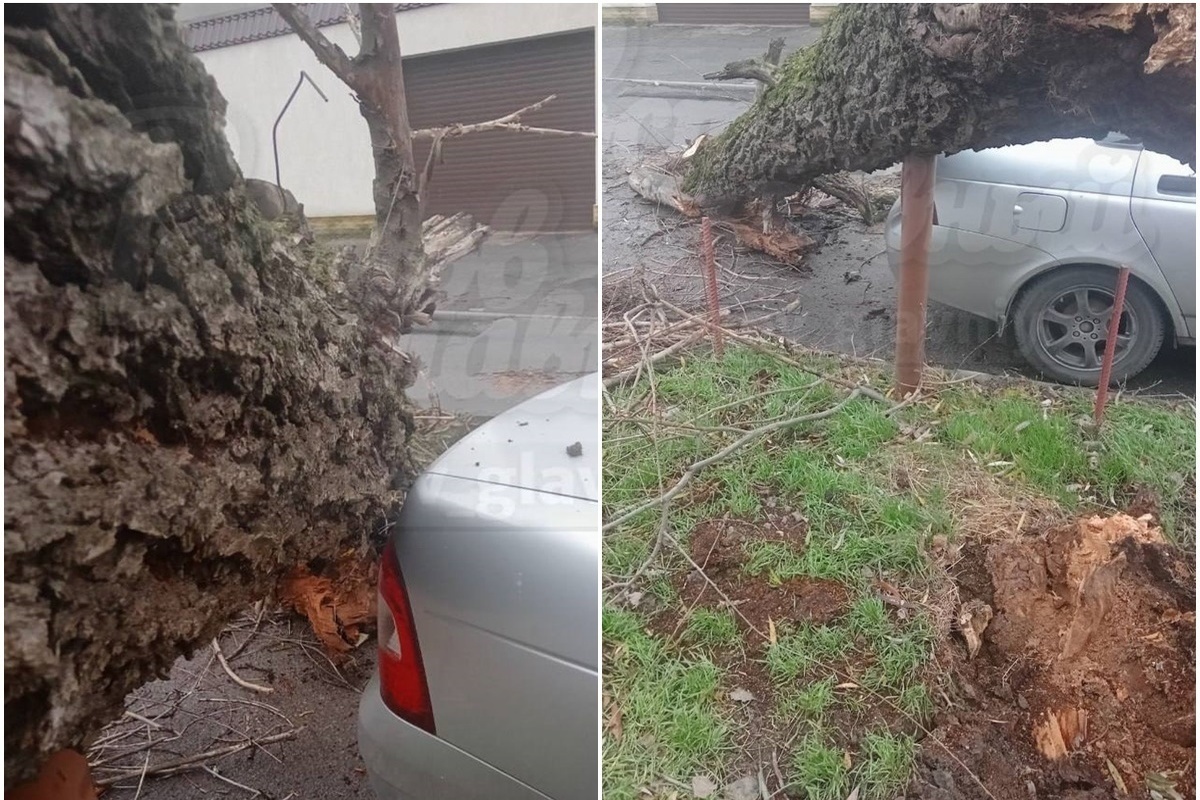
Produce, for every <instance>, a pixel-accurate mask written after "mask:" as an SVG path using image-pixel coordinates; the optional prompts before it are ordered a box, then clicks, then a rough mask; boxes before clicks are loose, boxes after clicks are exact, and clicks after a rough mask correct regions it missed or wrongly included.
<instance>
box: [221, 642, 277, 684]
mask: <svg viewBox="0 0 1200 800" xmlns="http://www.w3.org/2000/svg"><path fill="white" fill-rule="evenodd" d="M212 649H213V652H214V653H215V654H216V656H217V661H220V662H221V666H222V667H223V668H224V669H225V674H226V675H228V676H229V677H230V678H232V679H233V682H234V683H236V684H237V685H238V686H241V687H242V688H245V689H250V690H251V691H254V692H262V693H263V694H270V693H271V692H273V691H275V690H274V689H272V688H271V687H270V686H259V685H258V684H257V683H251V682H250V681H248V680H244V679H243V678H241V677H239V676H238V674H237V673H236V672H234V671H233V667H231V666H229V662H228V661H226V660H225V654H224V653H223V652H221V645H220V643H219V642H217V640H216V638H215V637H214V638H213V640H212Z"/></svg>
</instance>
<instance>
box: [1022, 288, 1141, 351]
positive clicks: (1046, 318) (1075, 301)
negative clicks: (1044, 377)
mask: <svg viewBox="0 0 1200 800" xmlns="http://www.w3.org/2000/svg"><path fill="white" fill-rule="evenodd" d="M1113 300H1114V297H1113V292H1112V290H1110V289H1102V288H1100V287H1098V286H1080V287H1075V288H1073V289H1069V290H1067V291H1064V292H1062V293H1061V294H1059V295H1058V297H1056V298H1054V299H1053V300H1052V301H1050V302H1049V303H1047V304H1046V305H1045V306H1043V308H1042V310H1041V313H1039V314H1038V319H1037V338H1038V345H1039V347H1041V349H1042V352H1044V353H1045V354H1046V356H1047V357H1048V358H1049V359H1050V360H1051V361H1053V362H1054V363H1056V364H1059V365H1061V366H1064V367H1067V368H1069V369H1074V370H1085V371H1095V372H1099V371H1100V364H1101V361H1102V359H1103V358H1104V352H1105V350H1106V349H1107V347H1108V325H1109V320H1111V319H1112V311H1113ZM1137 331H1138V324H1137V315H1136V314H1135V313H1134V312H1133V310H1132V309H1131V308H1130V306H1129V304H1128V303H1126V304H1125V308H1124V309H1123V312H1122V314H1121V321H1120V323H1119V325H1118V328H1117V341H1116V355H1115V357H1114V358H1113V363H1114V364H1116V363H1120V361H1121V360H1122V359H1123V358H1124V357H1125V355H1126V354H1127V353H1128V352H1129V348H1130V347H1131V346H1132V345H1133V343H1134V340H1135V337H1136V336H1137Z"/></svg>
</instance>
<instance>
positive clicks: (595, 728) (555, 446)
mask: <svg viewBox="0 0 1200 800" xmlns="http://www.w3.org/2000/svg"><path fill="white" fill-rule="evenodd" d="M598 398H599V380H598V378H597V376H595V375H591V376H587V377H584V378H580V379H578V380H575V381H572V382H571V383H568V384H565V385H563V386H560V387H558V388H556V389H553V390H551V391H549V392H546V393H544V394H542V395H539V396H537V397H535V398H533V399H532V400H528V401H526V402H524V403H522V404H521V405H519V406H517V407H516V408H514V409H512V410H510V411H507V412H505V413H504V414H501V415H500V416H498V417H496V418H494V419H492V420H491V421H490V422H488V423H486V424H484V425H483V426H481V427H480V428H478V429H476V430H475V431H473V432H472V433H471V434H469V435H468V436H466V437H464V438H463V439H462V440H461V441H459V442H458V443H457V444H455V445H454V446H453V447H452V448H451V449H450V450H448V451H447V452H446V453H445V454H444V455H443V456H442V457H441V458H439V459H438V460H437V461H436V462H435V463H434V464H433V465H432V466H431V467H430V468H429V469H428V470H427V471H426V472H425V473H424V474H423V475H422V476H421V477H420V478H419V479H418V480H417V482H416V483H415V485H414V486H413V487H412V490H411V491H410V492H409V494H408V498H407V499H406V501H405V504H404V508H403V510H402V512H401V514H400V517H399V519H398V520H397V524H396V527H395V529H394V531H393V535H392V538H391V541H390V542H389V543H388V546H387V547H386V549H385V553H384V560H383V567H382V569H381V575H380V582H379V670H378V673H377V675H376V677H375V678H373V679H372V680H371V683H370V684H369V685H368V686H367V688H366V690H365V691H364V693H363V697H362V701H361V702H360V704H359V730H358V742H359V751H360V752H361V754H362V757H363V761H364V762H365V763H366V766H367V773H368V776H369V779H370V782H371V786H372V788H373V789H374V791H375V793H376V795H378V796H379V797H380V798H381V800H393V798H455V799H456V800H469V799H470V798H488V800H535V798H536V799H537V800H543V799H544V798H555V799H556V800H582V798H585V797H586V798H594V797H595V796H596V786H597V785H598V783H597V781H598V777H599V776H598V767H597V753H598V747H599V725H598V723H597V719H598V715H597V705H598V704H597V699H598V692H599V688H598V682H597V681H598V678H597V675H598V663H599V652H598V649H599V648H598V644H597V641H598V633H599V630H598V615H599V601H598V597H599V563H600V561H599V559H600V535H599V530H600V526H599V519H600V517H599V485H598V484H599V471H600V443H599V440H598V436H599V427H598V419H597V404H598Z"/></svg>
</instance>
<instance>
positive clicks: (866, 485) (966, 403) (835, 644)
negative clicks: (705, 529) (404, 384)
mask: <svg viewBox="0 0 1200 800" xmlns="http://www.w3.org/2000/svg"><path fill="white" fill-rule="evenodd" d="M791 357H792V358H796V359H799V360H801V361H803V362H804V363H805V364H806V365H807V366H810V367H811V368H812V369H814V370H816V371H818V372H821V373H822V374H829V375H833V374H838V373H840V374H841V375H842V376H843V377H845V378H847V379H848V380H853V381H858V380H860V379H861V378H862V377H863V376H864V375H865V376H866V378H867V380H868V381H869V382H870V383H871V385H873V386H875V387H877V388H883V387H886V386H887V383H888V375H887V374H886V373H884V372H882V371H880V370H878V369H875V368H873V367H869V366H864V365H861V364H859V365H856V366H855V367H854V368H853V369H852V370H848V371H843V362H841V361H839V360H838V359H836V358H832V357H827V356H811V355H803V354H801V355H796V354H792V355H791ZM844 394H845V390H844V389H842V388H840V387H836V386H832V385H831V384H828V383H824V382H821V381H819V380H816V379H814V377H813V376H812V375H811V374H808V373H806V372H804V371H801V370H798V369H795V368H794V367H792V366H789V365H787V364H784V363H782V362H780V361H778V360H777V359H775V358H773V357H772V356H770V355H768V354H763V353H759V352H755V351H751V350H748V349H745V348H741V347H731V348H729V349H728V351H727V352H726V354H725V358H724V359H723V360H722V361H718V360H716V359H715V358H713V357H711V356H710V355H708V354H705V353H703V352H697V353H693V354H689V355H687V356H686V358H685V359H684V361H683V363H682V364H681V365H680V366H677V367H662V366H659V367H658V369H657V371H656V376H655V384H654V392H653V395H651V389H650V383H649V381H646V380H643V381H641V382H639V383H638V384H636V385H632V386H626V387H622V388H619V389H617V390H615V391H614V392H613V394H612V397H611V399H612V401H613V405H614V407H615V408H618V409H624V410H623V411H622V412H621V413H620V417H619V418H617V419H614V418H608V419H606V420H605V447H604V451H605V452H604V511H605V515H606V516H607V517H608V518H609V519H611V518H614V517H615V516H616V515H617V514H619V513H621V512H623V511H624V510H625V509H628V508H630V507H632V506H634V505H637V504H639V503H641V502H643V501H645V500H646V499H648V498H651V497H654V496H657V495H659V494H660V493H661V492H662V491H664V490H665V489H666V488H668V487H669V486H671V485H672V484H673V483H675V482H676V481H677V480H678V479H679V477H680V476H681V475H682V474H683V471H684V470H685V469H686V468H687V467H688V466H689V465H690V464H692V463H693V462H695V461H698V460H700V459H702V458H706V457H708V456H710V455H712V454H713V453H715V452H717V451H718V450H720V449H721V448H722V447H724V446H725V445H726V444H728V443H729V442H731V441H733V438H734V437H735V435H736V434H735V433H731V432H729V431H722V430H720V428H721V426H732V427H737V428H741V429H749V428H752V427H756V426H758V425H761V424H764V423H766V422H769V421H776V420H783V419H789V418H792V417H795V416H799V415H802V414H809V413H813V412H815V411H821V410H824V409H827V408H829V407H830V406H832V405H833V404H835V403H837V402H838V400H839V398H841V397H842V396H844ZM651 401H653V402H651ZM935 402H936V405H935V404H934V403H935ZM655 410H657V413H658V414H659V416H658V421H657V422H655V421H654V413H655ZM1089 416H1090V407H1089V404H1088V400H1087V397H1086V396H1084V395H1078V396H1077V395H1074V394H1065V396H1053V397H1051V399H1050V401H1049V402H1048V403H1045V402H1044V401H1043V393H1042V390H1041V389H1038V388H1036V387H1020V388H1016V389H1006V390H1002V391H998V392H997V391H991V390H988V391H984V390H980V389H978V388H975V387H972V386H971V385H969V384H963V385H956V386H954V387H952V388H948V389H944V390H941V391H939V392H938V393H937V397H936V398H935V400H934V401H931V402H928V403H919V404H917V405H914V406H909V407H906V408H903V409H902V410H900V411H899V412H897V413H893V414H888V413H887V409H886V408H885V406H883V405H882V404H880V403H877V402H875V401H873V400H870V399H867V398H862V399H859V400H856V401H855V402H853V403H850V404H848V405H847V406H845V407H844V408H842V409H841V410H840V411H839V412H838V413H837V414H835V415H833V416H831V417H829V418H827V419H824V420H821V421H817V422H811V423H805V424H802V425H798V426H795V427H794V428H791V429H788V430H783V431H777V432H775V433H773V434H771V435H769V436H766V437H763V438H761V439H759V440H757V441H755V442H753V443H752V444H750V445H748V446H746V447H744V448H743V449H741V450H739V451H738V452H737V453H735V454H734V455H732V456H730V457H729V458H728V459H726V460H724V461H722V462H720V463H718V464H716V465H714V466H713V467H711V468H709V469H708V470H707V471H705V472H703V473H702V474H701V475H700V476H698V477H697V479H696V480H694V481H693V482H692V484H691V486H690V488H688V489H687V490H686V491H684V492H683V493H682V494H681V495H680V496H679V497H677V498H676V500H675V501H674V502H673V504H672V506H671V510H670V514H669V524H670V530H671V532H672V534H673V535H674V536H675V537H676V538H677V539H678V540H679V541H680V542H681V543H683V544H684V545H685V546H686V544H687V542H688V537H689V536H691V535H692V532H693V530H694V528H695V527H696V526H697V525H698V524H699V523H701V522H708V521H711V520H722V519H736V520H741V521H744V522H746V523H749V525H748V526H747V529H749V530H753V526H754V525H756V524H763V525H766V524H772V523H778V520H779V519H780V518H783V519H785V520H786V519H787V515H788V514H790V513H792V512H795V513H797V514H798V515H799V516H800V518H801V522H800V523H798V524H797V526H796V527H794V528H793V529H792V530H791V531H790V532H791V533H792V534H793V535H794V538H792V539H790V540H789V541H787V542H783V541H778V540H777V539H773V538H769V537H767V536H763V537H762V538H761V539H757V540H755V539H751V540H749V541H747V542H745V543H744V547H743V554H744V557H743V558H742V559H741V563H740V572H739V573H737V577H736V578H735V579H731V580H738V581H741V580H746V581H755V580H757V581H761V582H764V583H766V584H767V585H769V586H776V587H779V586H781V584H783V583H784V582H786V581H788V580H790V579H793V578H804V577H808V578H820V579H829V580H834V581H837V582H839V583H841V584H842V585H843V586H845V587H846V589H847V591H848V592H849V595H850V602H849V606H848V608H847V610H846V611H845V613H844V614H843V615H842V616H840V617H838V618H836V619H834V620H832V621H829V622H828V623H827V624H823V625H814V624H809V623H795V622H790V621H788V620H786V619H784V620H778V619H777V620H774V623H775V626H776V629H777V637H776V641H775V642H774V644H771V645H769V646H767V645H764V644H762V643H761V642H760V640H758V639H755V638H754V637H753V636H750V635H747V636H746V637H745V638H743V635H742V634H741V632H740V631H741V630H742V626H740V624H739V623H738V621H737V620H736V616H735V614H734V613H733V612H732V611H731V610H729V609H728V608H725V607H720V606H718V604H717V603H716V601H715V599H713V598H712V597H711V596H710V597H709V598H708V599H707V600H704V601H702V602H700V603H699V604H697V603H695V602H691V601H689V602H688V603H687V604H685V603H683V602H682V600H681V598H680V597H679V596H678V593H677V592H676V590H675V588H674V586H677V585H680V583H679V581H678V575H679V573H680V571H681V570H687V569H690V568H689V567H688V566H687V565H686V562H685V561H684V559H683V558H682V556H680V555H679V554H678V553H675V552H674V550H673V547H672V546H670V545H667V546H664V548H663V552H662V555H661V558H660V559H659V561H658V562H656V569H652V570H648V571H647V572H646V573H644V575H643V577H642V579H641V584H642V585H641V586H639V587H638V588H639V590H641V591H643V592H645V593H646V594H648V595H650V596H652V597H653V598H654V599H655V602H654V603H648V604H646V606H641V607H640V608H641V609H642V610H646V609H647V607H649V608H653V609H654V612H653V613H669V614H673V615H674V617H673V619H676V620H681V621H682V624H681V625H680V628H679V629H680V634H679V636H677V637H674V638H673V639H672V640H666V639H662V638H660V637H657V636H655V635H653V634H651V633H649V632H648V631H647V628H646V626H647V622H648V619H649V617H647V616H644V615H643V614H642V613H641V612H640V611H639V610H637V609H617V608H613V607H606V608H605V611H604V623H603V629H604V638H605V652H606V657H605V664H604V682H605V691H606V693H608V694H610V695H611V696H613V697H615V698H617V702H619V704H620V707H621V708H622V710H623V734H622V735H621V737H620V738H619V740H616V739H614V737H613V736H612V735H611V734H609V733H606V735H605V739H604V779H603V780H604V787H605V797H606V798H616V800H634V799H635V798H641V797H644V796H647V795H648V794H649V795H653V794H655V793H656V792H659V791H660V790H661V789H662V787H664V785H680V784H681V785H685V786H686V785H687V783H688V782H689V781H690V779H691V777H692V776H693V775H695V774H697V773H700V772H703V773H704V774H709V775H713V776H716V777H717V778H718V780H725V779H732V778H736V777H739V776H738V775H736V774H730V773H729V770H731V769H732V768H733V767H732V765H733V764H734V763H735V761H737V755H738V752H739V750H738V748H739V745H738V744H737V742H738V740H739V737H738V736H737V735H736V734H737V731H738V728H739V727H740V726H741V725H742V724H744V719H745V717H744V715H745V714H746V709H747V706H745V705H743V704H738V703H732V702H729V701H727V700H726V699H724V695H723V693H722V689H724V690H728V689H729V688H730V687H731V686H736V685H738V682H739V681H740V680H741V679H740V678H739V677H736V675H737V673H738V672H739V671H743V670H745V669H748V668H750V667H751V666H753V667H754V668H755V669H764V670H765V671H766V673H767V675H768V677H769V678H770V680H771V682H772V683H773V706H772V707H771V708H770V709H768V711H769V713H768V714H766V715H765V717H764V718H763V719H765V720H767V721H768V724H769V725H770V726H774V730H775V731H776V733H777V739H776V741H778V742H780V743H781V747H784V746H790V750H789V751H788V752H787V753H786V759H785V758H784V756H785V754H784V753H783V752H782V751H781V763H784V764H786V765H787V770H788V779H789V781H791V782H792V784H793V785H792V787H791V788H790V789H789V792H790V793H792V794H796V795H799V796H803V797H807V798H812V799H813V800H820V799H821V798H836V799H837V800H844V798H845V797H846V796H847V795H848V794H849V793H850V791H851V790H852V789H854V788H855V787H858V788H859V790H860V797H861V798H864V800H865V799H866V798H880V800H883V799H884V798H890V797H894V796H895V795H896V793H897V792H899V791H901V790H902V789H903V786H904V784H905V782H906V781H907V779H908V775H909V774H910V772H911V769H912V764H913V760H914V757H915V751H916V745H915V743H914V742H913V740H912V739H911V738H910V737H907V736H904V735H901V734H900V733H899V732H898V730H897V728H898V727H902V726H898V725H895V724H893V725H891V727H890V728H885V727H880V720H881V719H883V720H890V721H893V722H894V721H898V720H899V719H901V718H903V717H904V716H906V715H907V716H908V717H911V718H912V719H915V720H917V721H919V722H922V723H926V724H927V723H928V721H929V720H930V719H931V718H932V715H933V713H934V705H935V704H934V699H933V697H934V694H933V692H932V691H931V682H932V680H933V677H934V676H933V675H932V674H931V669H930V664H931V657H932V654H933V652H934V649H935V647H936V645H937V635H936V633H935V630H934V625H933V623H932V621H931V619H930V617H929V616H927V615H926V614H925V613H924V612H922V611H921V610H920V609H917V610H916V611H910V612H909V613H908V616H907V617H906V618H901V617H900V616H899V615H898V614H897V612H896V610H895V609H892V608H889V607H888V606H885V605H884V603H883V602H882V601H880V600H879V599H878V597H877V596H876V595H875V591H874V588H873V585H874V582H875V579H877V578H884V579H886V580H887V581H889V582H890V583H892V584H894V585H896V586H897V587H899V589H900V590H901V592H902V593H903V594H904V596H905V597H906V598H909V599H917V598H920V597H921V596H922V595H923V589H924V588H925V587H927V586H929V585H930V584H929V583H928V581H929V578H930V576H931V574H932V573H931V570H932V569H934V567H933V565H931V562H930V560H929V554H928V547H929V543H930V541H931V539H932V538H933V537H934V536H937V535H941V536H945V537H947V538H950V539H955V538H958V537H961V536H964V535H969V532H970V530H972V529H971V528H970V527H969V524H968V523H970V521H971V519H972V517H971V516H970V514H971V513H972V509H971V508H968V507H967V505H966V503H974V502H975V500H976V499H977V496H976V495H975V494H974V492H976V490H977V489H978V490H981V491H984V492H985V494H984V496H983V499H984V501H986V502H987V503H989V504H991V505H989V506H988V509H989V513H990V509H991V508H992V506H993V505H994V506H996V507H997V508H999V509H1001V515H1002V514H1003V509H1006V508H1014V509H1015V508H1016V507H1017V504H1016V502H1015V501H1016V500H1017V499H1023V498H1026V497H1029V498H1034V499H1036V500H1037V501H1038V503H1039V504H1040V505H1039V507H1047V508H1053V507H1054V506H1055V505H1056V504H1057V505H1058V506H1060V507H1062V508H1064V509H1083V508H1089V507H1108V508H1120V507H1121V504H1122V503H1123V502H1125V501H1127V500H1128V498H1129V496H1130V495H1131V493H1132V491H1133V489H1134V488H1135V487H1137V486H1147V487H1150V488H1151V489H1153V490H1154V491H1156V492H1157V493H1158V495H1159V496H1160V497H1161V498H1162V501H1163V504H1162V512H1163V513H1162V515H1163V521H1164V526H1165V527H1166V529H1167V531H1168V533H1169V534H1171V535H1173V536H1174V537H1175V539H1176V540H1177V541H1179V542H1181V543H1183V544H1185V545H1186V546H1189V547H1194V532H1193V529H1194V525H1195V509H1194V508H1193V507H1192V504H1193V503H1194V479H1192V478H1190V477H1189V476H1193V475H1194V469H1195V467H1194V463H1195V438H1194V437H1195V434H1194V430H1195V427H1194V425H1195V421H1194V413H1193V412H1192V411H1191V409H1190V408H1184V407H1179V408H1171V407H1167V406H1163V405H1151V404H1147V403H1140V402H1136V401H1130V400H1128V399H1121V400H1120V401H1118V402H1115V403H1113V404H1112V405H1111V406H1110V409H1109V411H1108V416H1107V419H1106V421H1105V425H1104V428H1103V429H1102V430H1101V431H1100V432H1099V434H1098V435H1097V434H1096V433H1095V432H1094V431H1092V430H1090V429H1089V428H1088V427H1086V426H1084V425H1081V424H1079V420H1080V418H1083V417H1089ZM914 428H929V429H930V430H931V431H932V436H931V437H930V438H929V439H927V440H926V441H923V442H920V443H917V442H914V441H913V440H912V437H911V436H909V435H908V434H907V433H906V432H907V431H911V430H913V429H914ZM898 473H903V474H904V475H907V476H908V478H906V479H904V480H901V479H899V478H898V477H897V474H898ZM962 498H966V500H965V501H964V500H963V499H962ZM768 499H770V502H769V503H768V502H767V501H768ZM658 520H659V511H658V510H652V511H647V512H645V513H643V514H641V515H639V516H638V517H637V518H634V519H632V520H630V521H628V522H627V523H625V524H623V525H622V526H620V528H619V529H618V530H615V531H610V532H608V533H606V534H605V536H604V542H603V561H604V571H605V574H606V576H608V577H610V578H612V579H618V580H619V579H621V578H624V577H627V576H629V575H630V574H632V573H633V572H634V571H635V570H636V569H637V568H638V566H639V565H640V564H641V563H642V562H643V561H644V559H645V558H646V556H647V555H648V553H649V551H650V543H651V542H652V541H653V537H654V529H655V527H656V525H657V523H658ZM987 520H988V524H991V517H990V516H988V517H987ZM718 524H720V523H718ZM787 524H791V523H787ZM1013 524H1014V526H1015V520H1014V521H1013ZM673 576H674V577H675V579H674V580H673V579H672V578H673ZM782 590H783V589H781V591H782ZM646 613H651V612H649V611H647V612H646ZM752 651H753V652H752ZM748 659H754V660H755V661H756V662H757V663H752V662H750V661H749V660H748ZM846 681H851V682H853V683H856V684H858V688H853V687H846V688H844V689H843V690H838V689H835V688H834V687H835V686H837V685H839V684H841V683H843V682H846ZM759 700H761V698H759ZM755 702H758V700H756V701H755ZM868 726H869V727H868ZM785 743H790V745H785ZM848 754H849V757H850V766H849V767H848V766H847V755H848ZM739 763H740V762H739ZM664 780H665V781H666V784H664V783H663V781H664Z"/></svg>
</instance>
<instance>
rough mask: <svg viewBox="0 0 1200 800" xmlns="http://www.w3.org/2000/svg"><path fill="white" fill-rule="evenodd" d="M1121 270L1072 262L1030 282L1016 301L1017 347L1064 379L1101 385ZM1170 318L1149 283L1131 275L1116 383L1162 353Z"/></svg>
mask: <svg viewBox="0 0 1200 800" xmlns="http://www.w3.org/2000/svg"><path fill="white" fill-rule="evenodd" d="M1116 283H1117V276H1116V271H1115V270H1112V269H1107V268H1104V267H1066V268H1064V269H1060V270H1056V271H1054V272H1052V273H1050V274H1048V275H1046V276H1044V277H1041V278H1038V279H1036V280H1035V281H1034V282H1033V283H1031V284H1029V285H1028V286H1027V287H1026V288H1025V289H1024V290H1023V291H1022V292H1021V294H1020V296H1019V297H1018V298H1017V301H1016V303H1014V305H1013V313H1012V319H1013V329H1014V333H1015V335H1016V339H1017V347H1018V348H1019V349H1020V351H1021V355H1022V356H1023V357H1024V358H1025V360H1026V361H1028V362H1029V364H1030V365H1031V366H1033V367H1034V368H1035V369H1037V370H1038V371H1039V372H1041V373H1042V374H1043V375H1045V376H1047V377H1050V378H1053V379H1055V380H1057V381H1059V382H1061V383H1071V384H1077V385H1080V386H1098V385H1099V383H1100V361H1101V359H1102V358H1103V352H1104V347H1105V344H1106V340H1107V337H1108V319H1109V317H1110V316H1111V309H1112V302H1113V295H1114V294H1115V289H1116ZM1167 324H1168V323H1167V320H1166V319H1165V316H1164V314H1163V312H1162V308H1161V306H1160V305H1159V303H1158V299H1157V298H1156V297H1155V296H1154V295H1153V293H1152V292H1151V291H1150V289H1149V288H1147V287H1146V286H1145V284H1143V283H1141V282H1140V281H1138V280H1134V279H1131V280H1130V281H1129V287H1128V288H1127V289H1126V291H1125V309H1124V312H1123V313H1122V315H1121V330H1120V331H1119V332H1118V338H1119V339H1123V340H1124V341H1123V342H1122V344H1121V345H1120V349H1118V351H1117V353H1116V358H1115V359H1114V361H1113V368H1112V379H1111V383H1120V382H1122V381H1124V380H1127V379H1128V378H1132V377H1133V376H1134V375H1137V374H1138V373H1139V372H1141V371H1142V370H1143V369H1145V368H1146V366H1147V365H1149V363H1150V362H1151V361H1153V360H1154V357H1155V356H1156V355H1158V351H1159V349H1160V348H1161V347H1162V342H1163V337H1164V336H1165V335H1166V331H1167Z"/></svg>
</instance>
